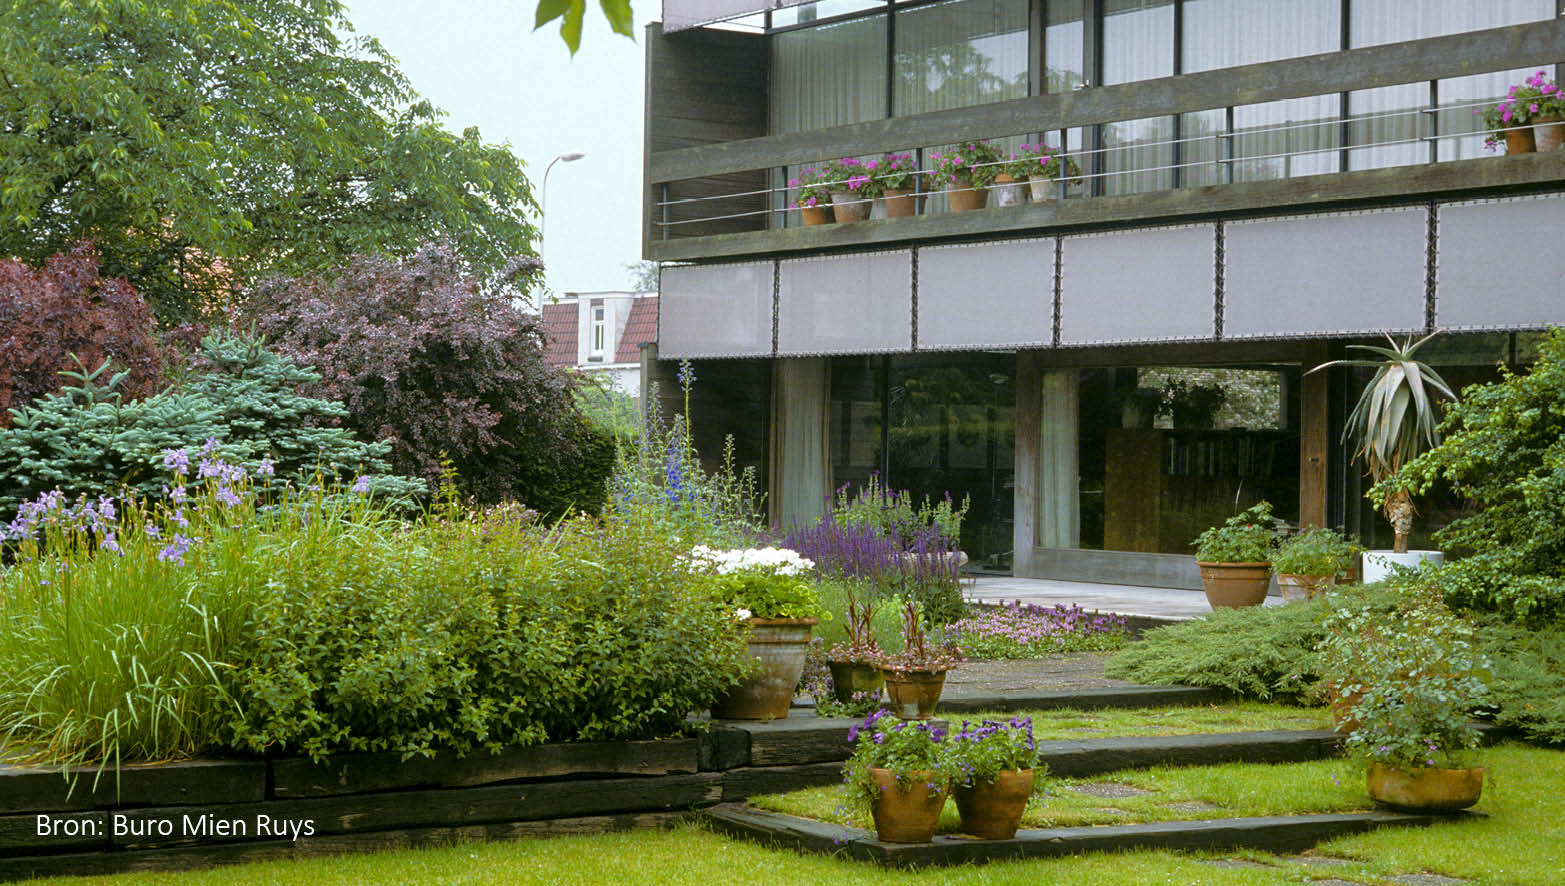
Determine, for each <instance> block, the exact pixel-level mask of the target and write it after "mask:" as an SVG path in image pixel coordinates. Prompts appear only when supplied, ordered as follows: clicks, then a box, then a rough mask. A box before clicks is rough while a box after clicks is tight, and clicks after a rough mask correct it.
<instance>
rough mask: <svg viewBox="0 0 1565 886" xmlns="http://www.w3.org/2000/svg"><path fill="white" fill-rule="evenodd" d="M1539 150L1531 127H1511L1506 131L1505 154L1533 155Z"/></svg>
mask: <svg viewBox="0 0 1565 886" xmlns="http://www.w3.org/2000/svg"><path fill="white" fill-rule="evenodd" d="M1536 148H1537V144H1536V142H1534V140H1533V137H1532V127H1531V126H1510V127H1506V129H1505V153H1507V154H1531V153H1532V152H1533V151H1534V150H1535V149H1536Z"/></svg>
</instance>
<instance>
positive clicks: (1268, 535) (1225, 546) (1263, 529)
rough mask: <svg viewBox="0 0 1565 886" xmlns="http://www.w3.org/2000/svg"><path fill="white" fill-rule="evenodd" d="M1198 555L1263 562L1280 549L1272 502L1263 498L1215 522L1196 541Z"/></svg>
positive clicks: (1206, 558)
mask: <svg viewBox="0 0 1565 886" xmlns="http://www.w3.org/2000/svg"><path fill="white" fill-rule="evenodd" d="M1193 544H1194V545H1195V558H1196V559H1197V560H1200V561H1203V562H1206V563H1262V562H1266V561H1269V560H1271V558H1272V552H1273V551H1274V550H1276V549H1277V529H1276V527H1275V525H1274V518H1273V517H1272V506H1271V503H1270V502H1264V501H1263V502H1260V503H1258V504H1256V505H1254V506H1252V507H1251V508H1249V509H1248V510H1246V511H1244V512H1242V513H1239V514H1235V515H1233V516H1232V517H1229V518H1228V520H1227V521H1226V522H1224V523H1223V525H1222V526H1213V527H1212V528H1210V529H1208V530H1206V531H1205V532H1203V533H1201V534H1200V535H1198V536H1196V540H1195V541H1194V542H1193Z"/></svg>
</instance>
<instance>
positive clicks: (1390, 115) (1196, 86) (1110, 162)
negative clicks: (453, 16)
mask: <svg viewBox="0 0 1565 886" xmlns="http://www.w3.org/2000/svg"><path fill="white" fill-rule="evenodd" d="M764 40H765V38H764V37H759V36H753V35H744V34H735V33H730V32H722V31H691V32H684V33H680V34H675V35H668V36H664V35H662V34H661V33H660V32H659V31H658V30H657V28H656V26H653V28H651V29H650V30H649V34H648V44H647V45H648V72H647V73H648V81H647V82H648V90H649V96H648V113H647V139H648V145H647V148H648V150H647V159H646V174H645V181H646V194H645V197H644V200H645V205H644V214H643V233H644V254H645V255H646V257H648V258H650V259H655V260H660V261H701V260H707V259H722V258H734V257H740V256H758V255H785V254H790V253H801V252H821V251H832V250H837V249H851V248H854V247H866V246H877V245H888V244H916V243H918V242H921V241H947V240H961V239H982V238H992V237H1001V236H1008V235H1014V234H1017V233H1020V232H1034V233H1060V232H1074V231H1082V230H1092V229H1098V228H1110V227H1116V226H1124V225H1132V224H1146V223H1164V222H1176V221H1188V220H1192V219H1210V218H1222V217H1233V216H1245V215H1253V214H1260V213H1265V212H1277V211H1279V210H1287V211H1299V210H1314V209H1327V208H1344V207H1363V206H1386V205H1407V204H1410V203H1419V202H1422V201H1429V200H1435V199H1439V198H1447V197H1451V196H1461V195H1469V194H1471V195H1485V196H1489V195H1497V194H1506V193H1514V192H1525V191H1537V190H1548V189H1551V188H1556V189H1557V187H1558V183H1560V182H1562V181H1565V151H1558V152H1554V153H1551V154H1530V155H1519V156H1503V157H1496V156H1477V157H1470V156H1469V157H1467V158H1462V159H1446V158H1451V157H1454V156H1458V155H1461V154H1464V153H1465V154H1469V155H1470V154H1471V153H1472V151H1471V148H1472V145H1473V142H1474V139H1475V134H1474V132H1473V127H1472V126H1471V121H1472V120H1473V118H1472V114H1471V111H1472V110H1473V109H1474V108H1477V107H1480V106H1483V105H1486V104H1489V103H1491V102H1492V101H1493V99H1492V98H1491V97H1486V96H1476V97H1461V98H1452V97H1450V96H1447V97H1445V98H1443V99H1442V98H1440V97H1439V95H1438V93H1437V91H1436V89H1435V88H1434V85H1435V84H1436V83H1437V82H1438V81H1441V80H1444V79H1446V78H1454V77H1464V76H1468V75H1476V74H1486V73H1491V72H1499V71H1509V70H1513V69H1518V68H1526V67H1532V68H1534V69H1536V68H1538V67H1544V66H1547V65H1550V64H1552V63H1553V60H1557V59H1565V20H1560V19H1556V20H1552V21H1544V22H1537V23H1533V24H1525V25H1516V26H1511V27H1504V28H1494V29H1490V30H1485V31H1475V32H1470V33H1463V34H1457V35H1452V36H1446V37H1435V38H1430V39H1425V40H1418V41H1412V42H1406V43H1396V44H1389V45H1382V46H1375V47H1370V48H1365V49H1354V50H1347V51H1342V52H1332V53H1325V54H1321V55H1314V56H1305V57H1298V58H1292V59H1287V60H1282V61H1274V62H1267V63H1263V64H1254V65H1246V66H1242V67H1231V68H1223V69H1220V70H1213V71H1206V72H1202V73H1196V74H1187V75H1182V76H1175V77H1165V78H1160V79H1155V80H1144V81H1139V82H1135V83H1127V84H1121V85H1114V86H1100V87H1094V88H1088V89H1082V90H1079V91H1076V92H1067V93H1055V94H1048V95H1036V96H1032V97H1028V98H1021V99H1014V100H1010V101H1004V102H996V103H992V104H986V105H979V106H975V107H967V108H961V109H956V110H947V111H936V112H932V113H924V114H917V115H910V116H904V117H895V118H890V119H882V120H875V121H871V122H866V123H858V124H852V125H848V126H838V127H832V128H829V129H820V130H814V131H808V132H797V133H790V134H786V135H763V134H762V133H764V132H765V130H766V108H765V97H766V62H765V58H766V55H765V42H764ZM1409 84H1415V85H1428V86H1429V89H1428V93H1427V94H1428V96H1429V97H1430V101H1429V102H1428V103H1426V104H1424V106H1422V107H1399V108H1394V109H1391V110H1387V111H1374V112H1360V113H1348V112H1349V111H1350V110H1352V109H1351V108H1350V104H1349V101H1348V96H1349V95H1350V94H1352V93H1355V92H1357V91H1360V90H1368V89H1375V88H1379V87H1390V86H1407V85H1409ZM1310 97H1320V98H1321V99H1322V100H1323V101H1325V102H1327V103H1330V102H1335V103H1336V104H1335V106H1336V107H1337V109H1338V113H1337V115H1335V116H1324V117H1321V118H1318V119H1311V120H1306V121H1302V122H1283V123H1277V124H1271V125H1264V126H1251V127H1246V126H1244V125H1243V120H1242V112H1243V109H1244V108H1247V107H1253V106H1255V105H1259V104H1262V103H1266V102H1274V101H1282V100H1288V99H1306V98H1310ZM1236 111H1238V112H1239V116H1236ZM1203 112H1205V113H1204V116H1203ZM1191 115H1196V116H1202V118H1203V119H1206V120H1212V121H1216V123H1215V125H1213V126H1209V127H1207V129H1206V131H1203V132H1200V133H1192V132H1189V131H1186V132H1180V131H1178V130H1177V129H1176V130H1175V131H1174V132H1173V133H1172V134H1171V135H1165V136H1159V135H1152V136H1150V137H1144V138H1136V139H1133V140H1130V141H1129V142H1128V143H1121V144H1118V145H1115V144H1111V143H1110V140H1108V139H1105V138H1104V134H1105V133H1106V132H1109V131H1118V132H1127V131H1134V122H1135V121H1145V120H1148V119H1150V118H1172V119H1174V120H1182V119H1189V118H1191ZM1073 134H1074V137H1075V139H1076V140H1077V142H1078V143H1079V147H1075V148H1074V149H1072V150H1070V151H1068V152H1067V153H1068V154H1069V155H1070V156H1072V157H1073V158H1074V159H1075V161H1076V163H1077V164H1078V165H1079V166H1080V167H1081V169H1082V170H1083V176H1082V184H1081V186H1080V187H1079V188H1077V189H1076V190H1075V191H1074V192H1069V193H1064V194H1061V195H1059V196H1062V197H1064V199H1055V200H1051V201H1048V202H1040V203H1024V204H1021V205H1017V206H1010V207H1003V208H990V209H986V210H983V211H976V212H964V213H949V212H947V213H938V214H925V215H920V216H915V217H911V218H902V219H886V220H871V221H864V222H855V223H850V224H841V225H821V226H816V227H799V226H798V220H797V213H795V212H791V211H790V210H788V209H787V208H786V207H787V202H788V199H789V195H788V193H787V191H786V189H783V188H777V187H776V185H777V184H778V183H780V182H781V181H783V180H785V177H784V173H783V170H786V169H787V168H789V167H795V166H798V165H803V164H813V163H820V162H823V161H828V160H831V159H835V158H838V157H849V156H858V157H864V156H868V155H878V154H881V153H883V152H889V151H905V150H915V151H919V150H922V149H924V148H928V147H932V146H940V145H947V144H951V143H955V142H960V141H965V140H970V139H975V138H996V139H1001V138H1006V137H1011V136H1020V137H1023V138H1027V139H1037V138H1040V137H1042V138H1045V139H1047V140H1049V141H1051V142H1053V143H1055V144H1061V143H1066V142H1067V140H1068V139H1069V138H1071V137H1072V136H1073ZM1459 144H1460V145H1462V146H1463V150H1462V151H1457V150H1453V147H1454V146H1456V145H1459ZM1372 151H1380V152H1382V160H1381V161H1380V162H1386V158H1389V162H1394V163H1397V164H1399V165H1381V166H1379V168H1359V169H1355V168H1353V167H1354V166H1356V165H1370V166H1376V165H1379V163H1378V162H1373V161H1372V162H1365V160H1364V159H1363V158H1364V156H1365V154H1366V152H1372ZM1478 153H1479V154H1482V152H1481V151H1480V152H1478ZM1322 158H1324V161H1325V162H1324V164H1323V162H1322ZM1247 164H1248V165H1247ZM1322 165H1324V166H1325V167H1327V168H1331V169H1335V170H1346V171H1328V172H1319V173H1315V174H1305V175H1299V174H1297V173H1298V172H1300V171H1306V172H1309V171H1312V170H1314V169H1319V168H1321V167H1322ZM923 166H924V168H925V169H927V168H928V166H929V164H928V163H927V161H926V162H925V163H924V164H923ZM1247 169H1248V170H1251V171H1252V173H1251V174H1247V173H1246V172H1245V170H1247ZM1256 169H1261V170H1262V171H1261V172H1260V173H1259V174H1254V173H1253V171H1254V170H1256ZM1267 170H1270V171H1267ZM1116 177H1118V178H1117V179H1116ZM1246 177H1250V178H1253V179H1254V180H1248V181H1246V180H1243V179H1245V178H1246ZM1116 181H1117V182H1119V184H1115V182H1116ZM1126 183H1129V184H1126ZM1116 189H1118V190H1130V191H1133V192H1131V193H1117V194H1114V193H1109V192H1110V191H1113V190H1116Z"/></svg>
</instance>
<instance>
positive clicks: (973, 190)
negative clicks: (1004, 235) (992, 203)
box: [929, 139, 1003, 212]
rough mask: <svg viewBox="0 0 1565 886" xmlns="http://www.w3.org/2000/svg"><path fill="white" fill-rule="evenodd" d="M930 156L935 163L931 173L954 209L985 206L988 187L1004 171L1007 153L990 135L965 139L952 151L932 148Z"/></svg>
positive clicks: (981, 207) (963, 210)
mask: <svg viewBox="0 0 1565 886" xmlns="http://www.w3.org/2000/svg"><path fill="white" fill-rule="evenodd" d="M929 157H930V159H931V160H933V161H934V163H935V169H934V172H933V173H931V176H930V177H931V179H932V180H933V181H934V183H935V185H936V186H937V187H941V188H944V189H945V191H946V198H947V199H948V200H950V202H951V209H952V211H953V212H968V211H970V210H974V209H983V208H984V203H985V202H987V199H988V193H989V192H988V190H987V188H988V187H989V185H990V184H991V183H993V182H994V177H995V176H997V175H999V174H1000V166H1001V163H1002V160H1003V157H1002V155H1001V154H1000V151H999V149H998V148H996V147H995V146H994V145H992V144H990V143H989V140H988V139H981V140H979V141H971V142H963V143H962V144H959V145H957V146H956V147H954V148H951V149H950V150H948V151H934V152H931V153H930V155H929Z"/></svg>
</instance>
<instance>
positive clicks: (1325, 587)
mask: <svg viewBox="0 0 1565 886" xmlns="http://www.w3.org/2000/svg"><path fill="white" fill-rule="evenodd" d="M1336 583H1337V577H1336V576H1335V575H1294V574H1291V573H1287V572H1279V573H1277V589H1278V590H1280V591H1282V598H1283V599H1284V600H1288V601H1293V600H1307V599H1309V598H1310V597H1313V596H1315V595H1316V594H1324V593H1326V592H1327V591H1329V590H1331V589H1332V587H1334V586H1335V585H1336Z"/></svg>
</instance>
